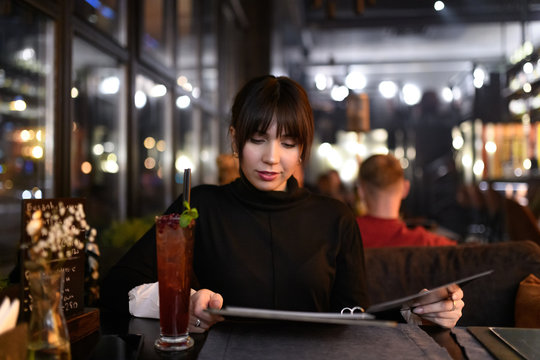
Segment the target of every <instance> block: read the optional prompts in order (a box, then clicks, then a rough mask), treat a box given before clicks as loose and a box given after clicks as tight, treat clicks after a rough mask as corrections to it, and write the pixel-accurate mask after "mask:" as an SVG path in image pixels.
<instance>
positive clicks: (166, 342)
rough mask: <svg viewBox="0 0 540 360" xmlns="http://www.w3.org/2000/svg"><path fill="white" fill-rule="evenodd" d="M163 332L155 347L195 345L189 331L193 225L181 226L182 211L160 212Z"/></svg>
mask: <svg viewBox="0 0 540 360" xmlns="http://www.w3.org/2000/svg"><path fill="white" fill-rule="evenodd" d="M156 249H157V266H158V281H159V325H160V335H159V338H158V339H157V340H156V341H155V343H154V347H155V348H156V349H158V350H161V351H181V350H185V349H188V348H190V347H192V346H193V339H192V338H191V337H190V336H189V334H188V322H189V297H190V290H191V284H190V272H191V265H192V261H193V228H192V226H189V227H187V228H182V227H180V215H179V214H169V215H161V216H156Z"/></svg>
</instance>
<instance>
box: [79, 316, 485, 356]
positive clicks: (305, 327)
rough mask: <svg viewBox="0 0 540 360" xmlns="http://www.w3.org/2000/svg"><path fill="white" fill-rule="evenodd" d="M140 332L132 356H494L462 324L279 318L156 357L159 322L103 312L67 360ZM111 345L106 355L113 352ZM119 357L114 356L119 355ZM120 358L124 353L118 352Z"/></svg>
mask: <svg viewBox="0 0 540 360" xmlns="http://www.w3.org/2000/svg"><path fill="white" fill-rule="evenodd" d="M128 333H129V334H141V335H142V336H143V345H142V348H141V349H140V352H139V357H138V359H141V360H145V359H163V358H166V359H188V360H191V359H198V360H206V359H216V358H219V359H223V360H227V359H234V360H242V359H257V360H266V359H284V358H295V359H358V358H360V357H361V358H362V359H392V360H393V359H396V358H399V359H419V358H422V359H425V358H427V359H466V358H469V359H475V360H477V359H480V360H482V359H489V360H493V359H494V358H493V357H492V356H491V355H490V354H489V353H488V352H487V351H486V350H485V348H484V347H483V346H482V345H481V344H480V342H478V341H477V340H476V339H475V338H474V337H473V336H472V335H470V334H469V333H468V331H467V330H466V329H462V328H461V329H460V328H456V329H453V330H447V329H441V328H438V327H422V328H420V327H417V326H414V325H408V324H398V325H397V326H396V327H380V326H357V325H331V324H315V323H300V322H285V321H279V322H277V321H245V320H244V321H231V320H228V321H226V322H223V323H219V324H216V325H215V326H214V327H213V328H212V329H211V331H210V332H209V333H207V334H193V335H192V337H193V338H194V340H195V346H194V347H193V348H192V349H190V350H188V351H186V352H182V353H177V354H174V355H169V356H160V354H159V353H157V352H156V351H155V350H154V348H153V343H154V340H155V339H156V338H157V336H158V334H159V321H158V320H154V319H141V318H133V317H122V316H116V315H112V314H103V315H102V322H101V331H100V333H98V334H94V335H92V336H89V337H87V338H85V339H83V340H81V341H78V342H77V343H74V344H73V345H72V354H73V359H74V360H77V359H92V356H91V355H92V352H93V351H94V349H95V348H96V346H98V343H99V341H100V340H102V339H103V337H105V336H107V334H128ZM119 351H120V350H119V349H118V348H113V350H112V353H111V354H110V355H111V357H109V358H111V359H114V354H119V353H120V352H119ZM122 351H123V350H122ZM119 358H120V357H119ZM122 358H125V357H122Z"/></svg>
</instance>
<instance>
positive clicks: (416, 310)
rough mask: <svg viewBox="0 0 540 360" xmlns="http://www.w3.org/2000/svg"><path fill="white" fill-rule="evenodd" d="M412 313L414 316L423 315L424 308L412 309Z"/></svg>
mask: <svg viewBox="0 0 540 360" xmlns="http://www.w3.org/2000/svg"><path fill="white" fill-rule="evenodd" d="M413 313H415V314H423V313H424V308H421V307H417V308H414V309H413Z"/></svg>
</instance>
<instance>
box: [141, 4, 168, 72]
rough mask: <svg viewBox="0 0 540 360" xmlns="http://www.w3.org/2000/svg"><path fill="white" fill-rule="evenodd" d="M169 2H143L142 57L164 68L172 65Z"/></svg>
mask: <svg viewBox="0 0 540 360" xmlns="http://www.w3.org/2000/svg"><path fill="white" fill-rule="evenodd" d="M169 5H170V2H168V1H165V0H144V1H143V12H142V13H143V31H142V38H141V39H140V40H141V49H142V56H143V57H145V56H146V55H149V56H150V57H152V58H153V59H156V60H158V61H159V62H160V63H161V64H163V65H165V66H171V65H172V47H173V45H172V37H173V36H172V34H173V29H172V23H173V16H172V15H173V14H171V11H170V9H169Z"/></svg>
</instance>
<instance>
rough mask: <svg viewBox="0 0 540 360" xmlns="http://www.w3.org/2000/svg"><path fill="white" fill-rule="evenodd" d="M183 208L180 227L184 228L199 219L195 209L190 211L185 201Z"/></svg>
mask: <svg viewBox="0 0 540 360" xmlns="http://www.w3.org/2000/svg"><path fill="white" fill-rule="evenodd" d="M184 207H185V208H186V209H185V210H184V211H183V212H182V214H180V226H181V227H183V228H186V227H188V226H189V224H191V222H192V221H193V220H195V219H196V218H198V217H199V212H198V211H197V209H195V208H193V209H192V208H191V207H190V206H189V203H188V202H187V201H184Z"/></svg>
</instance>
